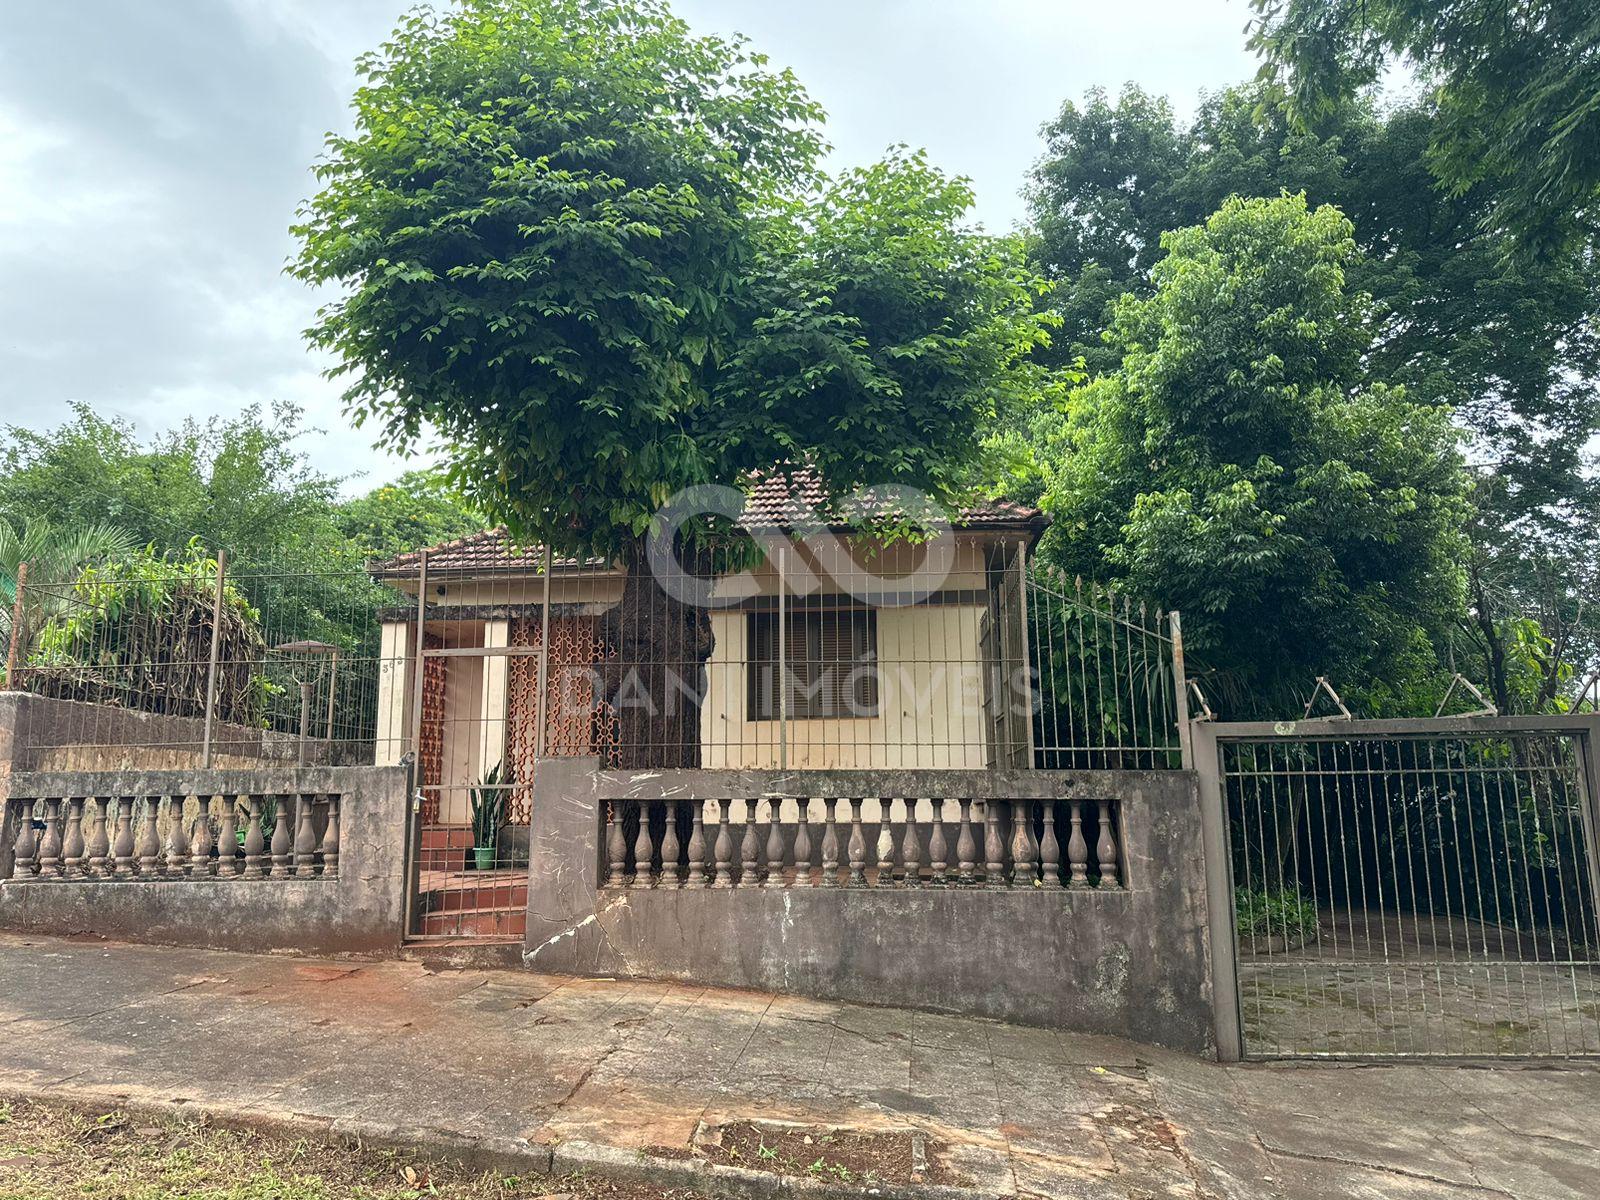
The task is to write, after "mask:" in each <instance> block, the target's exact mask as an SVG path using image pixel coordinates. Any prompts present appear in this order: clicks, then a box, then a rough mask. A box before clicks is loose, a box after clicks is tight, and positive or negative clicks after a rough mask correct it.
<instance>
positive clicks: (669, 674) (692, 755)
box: [600, 539, 713, 767]
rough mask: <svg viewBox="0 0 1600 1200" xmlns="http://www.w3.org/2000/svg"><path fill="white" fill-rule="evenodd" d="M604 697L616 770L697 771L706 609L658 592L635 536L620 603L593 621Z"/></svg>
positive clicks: (707, 640) (709, 641)
mask: <svg viewBox="0 0 1600 1200" xmlns="http://www.w3.org/2000/svg"><path fill="white" fill-rule="evenodd" d="M600 636H601V640H602V643H603V644H604V648H605V652H606V659H605V661H604V662H603V663H602V664H601V668H600V678H601V683H602V690H603V697H604V700H605V702H606V705H607V708H608V710H609V713H610V715H611V716H612V718H613V719H614V720H615V722H616V749H615V764H616V765H617V766H619V767H698V766H699V765H700V706H701V704H702V703H703V702H704V700H705V697H706V660H707V659H708V658H710V657H711V650H712V646H713V636H712V633H711V616H710V613H709V612H708V610H706V609H704V608H701V607H699V606H697V605H693V604H686V603H684V602H683V601H681V600H679V599H678V598H676V597H674V596H673V595H671V594H669V592H668V591H667V590H666V589H665V588H663V587H662V585H661V583H660V582H659V581H658V580H657V579H656V577H655V575H654V574H653V573H652V571H651V569H650V563H649V560H648V558H647V557H646V555H645V544H644V541H643V539H641V540H640V541H639V542H638V543H637V544H636V545H635V546H634V548H633V553H632V554H631V555H630V556H629V559H628V569H627V575H626V577H625V579H624V581H623V585H622V599H621V600H620V601H619V602H618V603H617V605H616V607H615V608H612V609H611V610H610V611H608V612H607V613H606V615H605V616H604V617H603V618H602V619H601V622H600Z"/></svg>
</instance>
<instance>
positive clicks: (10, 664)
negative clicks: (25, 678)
mask: <svg viewBox="0 0 1600 1200" xmlns="http://www.w3.org/2000/svg"><path fill="white" fill-rule="evenodd" d="M27 586H28V564H27V563H19V564H18V565H17V595H16V598H15V599H14V600H13V601H12V602H11V641H10V644H9V645H8V646H7V647H6V691H8V692H18V691H21V690H22V689H21V688H19V687H18V686H17V663H18V652H19V650H20V649H21V643H22V589H23V588H25V587H27Z"/></svg>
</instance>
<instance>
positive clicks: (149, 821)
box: [139, 796, 161, 879]
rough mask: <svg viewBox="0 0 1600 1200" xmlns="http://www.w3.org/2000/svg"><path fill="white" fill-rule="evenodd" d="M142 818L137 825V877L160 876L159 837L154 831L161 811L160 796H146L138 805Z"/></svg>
mask: <svg viewBox="0 0 1600 1200" xmlns="http://www.w3.org/2000/svg"><path fill="white" fill-rule="evenodd" d="M139 808H140V811H141V815H142V817H143V820H142V822H141V824H140V826H139V877H140V878H141V879H159V878H160V877H161V837H160V835H159V834H158V833H157V832H156V817H157V814H159V813H160V811H161V798H160V797H159V796H147V797H145V800H144V803H143V804H141V805H140V806H139Z"/></svg>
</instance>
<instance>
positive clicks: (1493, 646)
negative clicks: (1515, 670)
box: [1472, 571, 1512, 714]
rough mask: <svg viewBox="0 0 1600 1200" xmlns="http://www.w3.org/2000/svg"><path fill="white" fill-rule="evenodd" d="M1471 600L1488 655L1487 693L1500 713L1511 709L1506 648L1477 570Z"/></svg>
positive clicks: (1473, 577)
mask: <svg viewBox="0 0 1600 1200" xmlns="http://www.w3.org/2000/svg"><path fill="white" fill-rule="evenodd" d="M1472 592H1473V596H1472V600H1473V605H1472V606H1473V615H1474V616H1475V617H1476V618H1477V621H1478V630H1479V632H1480V633H1482V634H1483V642H1484V648H1485V651H1486V653H1487V656H1488V667H1489V695H1490V696H1491V697H1492V698H1493V700H1494V704H1495V707H1496V708H1498V709H1499V710H1500V712H1501V713H1502V714H1506V713H1509V712H1511V711H1512V705H1511V684H1510V681H1509V680H1508V679H1507V678H1506V650H1505V646H1504V645H1503V644H1502V642H1501V640H1500V631H1499V629H1498V628H1497V627H1496V626H1495V620H1494V613H1493V611H1492V610H1491V609H1490V607H1489V597H1488V595H1487V594H1486V593H1485V591H1484V587H1483V581H1482V580H1481V579H1480V578H1478V575H1477V572H1476V571H1474V572H1473V575H1472Z"/></svg>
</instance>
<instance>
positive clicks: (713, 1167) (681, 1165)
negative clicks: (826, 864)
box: [0, 1084, 994, 1200]
mask: <svg viewBox="0 0 1600 1200" xmlns="http://www.w3.org/2000/svg"><path fill="white" fill-rule="evenodd" d="M0 1100H21V1101H32V1102H37V1103H44V1104H64V1105H74V1106H78V1107H83V1106H90V1105H95V1106H98V1105H109V1106H114V1107H116V1108H118V1109H120V1110H122V1111H123V1112H126V1113H129V1114H132V1115H135V1116H139V1115H143V1116H154V1117H161V1118H173V1117H176V1118H179V1119H183V1120H194V1121H205V1122H206V1123H207V1124H211V1125H217V1126H220V1127H222V1128H229V1129H249V1130H257V1131H260V1132H263V1133H279V1134H293V1135H295V1136H298V1137H307V1138H316V1139H318V1140H321V1141H323V1142H331V1143H342V1144H350V1143H357V1144H360V1145H365V1146H372V1147H376V1148H379V1149H384V1150H396V1151H402V1152H409V1153H413V1154H417V1155H419V1156H421V1157H423V1158H435V1159H444V1160H446V1161H449V1162H452V1163H455V1164H457V1165H459V1166H463V1167H467V1168H471V1169H477V1170H486V1171H499V1172H502V1173H504V1174H508V1175H528V1174H533V1175H554V1176H563V1175H578V1174H588V1175H598V1176H600V1177H602V1178H604V1179H609V1180H613V1181H615V1182H618V1183H635V1184H645V1185H648V1186H655V1187H662V1188H688V1189H693V1190H696V1191H700V1192H703V1193H705V1194H706V1195H707V1196H712V1197H716V1198H718V1200H788V1198H790V1197H793V1198H794V1200H862V1198H863V1197H868V1198H870V1200H992V1198H993V1196H994V1193H993V1192H990V1191H979V1190H978V1189H975V1188H963V1187H951V1186H949V1185H947V1184H878V1185H875V1186H872V1187H851V1186H849V1185H846V1184H840V1183H832V1182H829V1181H826V1180H818V1179H802V1178H799V1177H796V1176H791V1175H773V1174H769V1173H768V1172H766V1171H752V1170H750V1169H749V1168H747V1167H732V1166H726V1165H724V1164H722V1163H713V1162H707V1161H706V1160H705V1159H699V1158H663V1157H659V1156H656V1155H652V1154H648V1153H646V1152H645V1151H643V1150H625V1149H622V1148H621V1147H618V1146H608V1145H605V1144H603V1143H600V1142H586V1141H581V1140H575V1141H565V1142H558V1143H556V1144H555V1145H552V1146H544V1145H540V1144H538V1143H534V1142H528V1141H525V1140H524V1139H522V1138H503V1137H473V1136H470V1135H467V1134H460V1133H451V1132H448V1131H446V1130H442V1129H427V1128H419V1127H416V1126H407V1125H400V1124H397V1123H393V1122H387V1121H360V1120H354V1119H350V1118H345V1117H338V1118H335V1117H317V1116H309V1115H307V1114H304V1113H264V1112H261V1111H260V1110H259V1109H251V1108H242V1107H239V1106H236V1105H229V1104H214V1103H193V1104H191V1103H180V1102H176V1101H171V1100H135V1099H133V1098H131V1097H127V1096H123V1095H121V1094H119V1093H117V1092H115V1091H113V1090H110V1089H108V1090H106V1091H104V1092H101V1091H93V1090H89V1091H80V1092H72V1091H63V1090H61V1089H59V1088H49V1087H24V1086H19V1085H16V1084H5V1085H3V1086H0Z"/></svg>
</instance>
